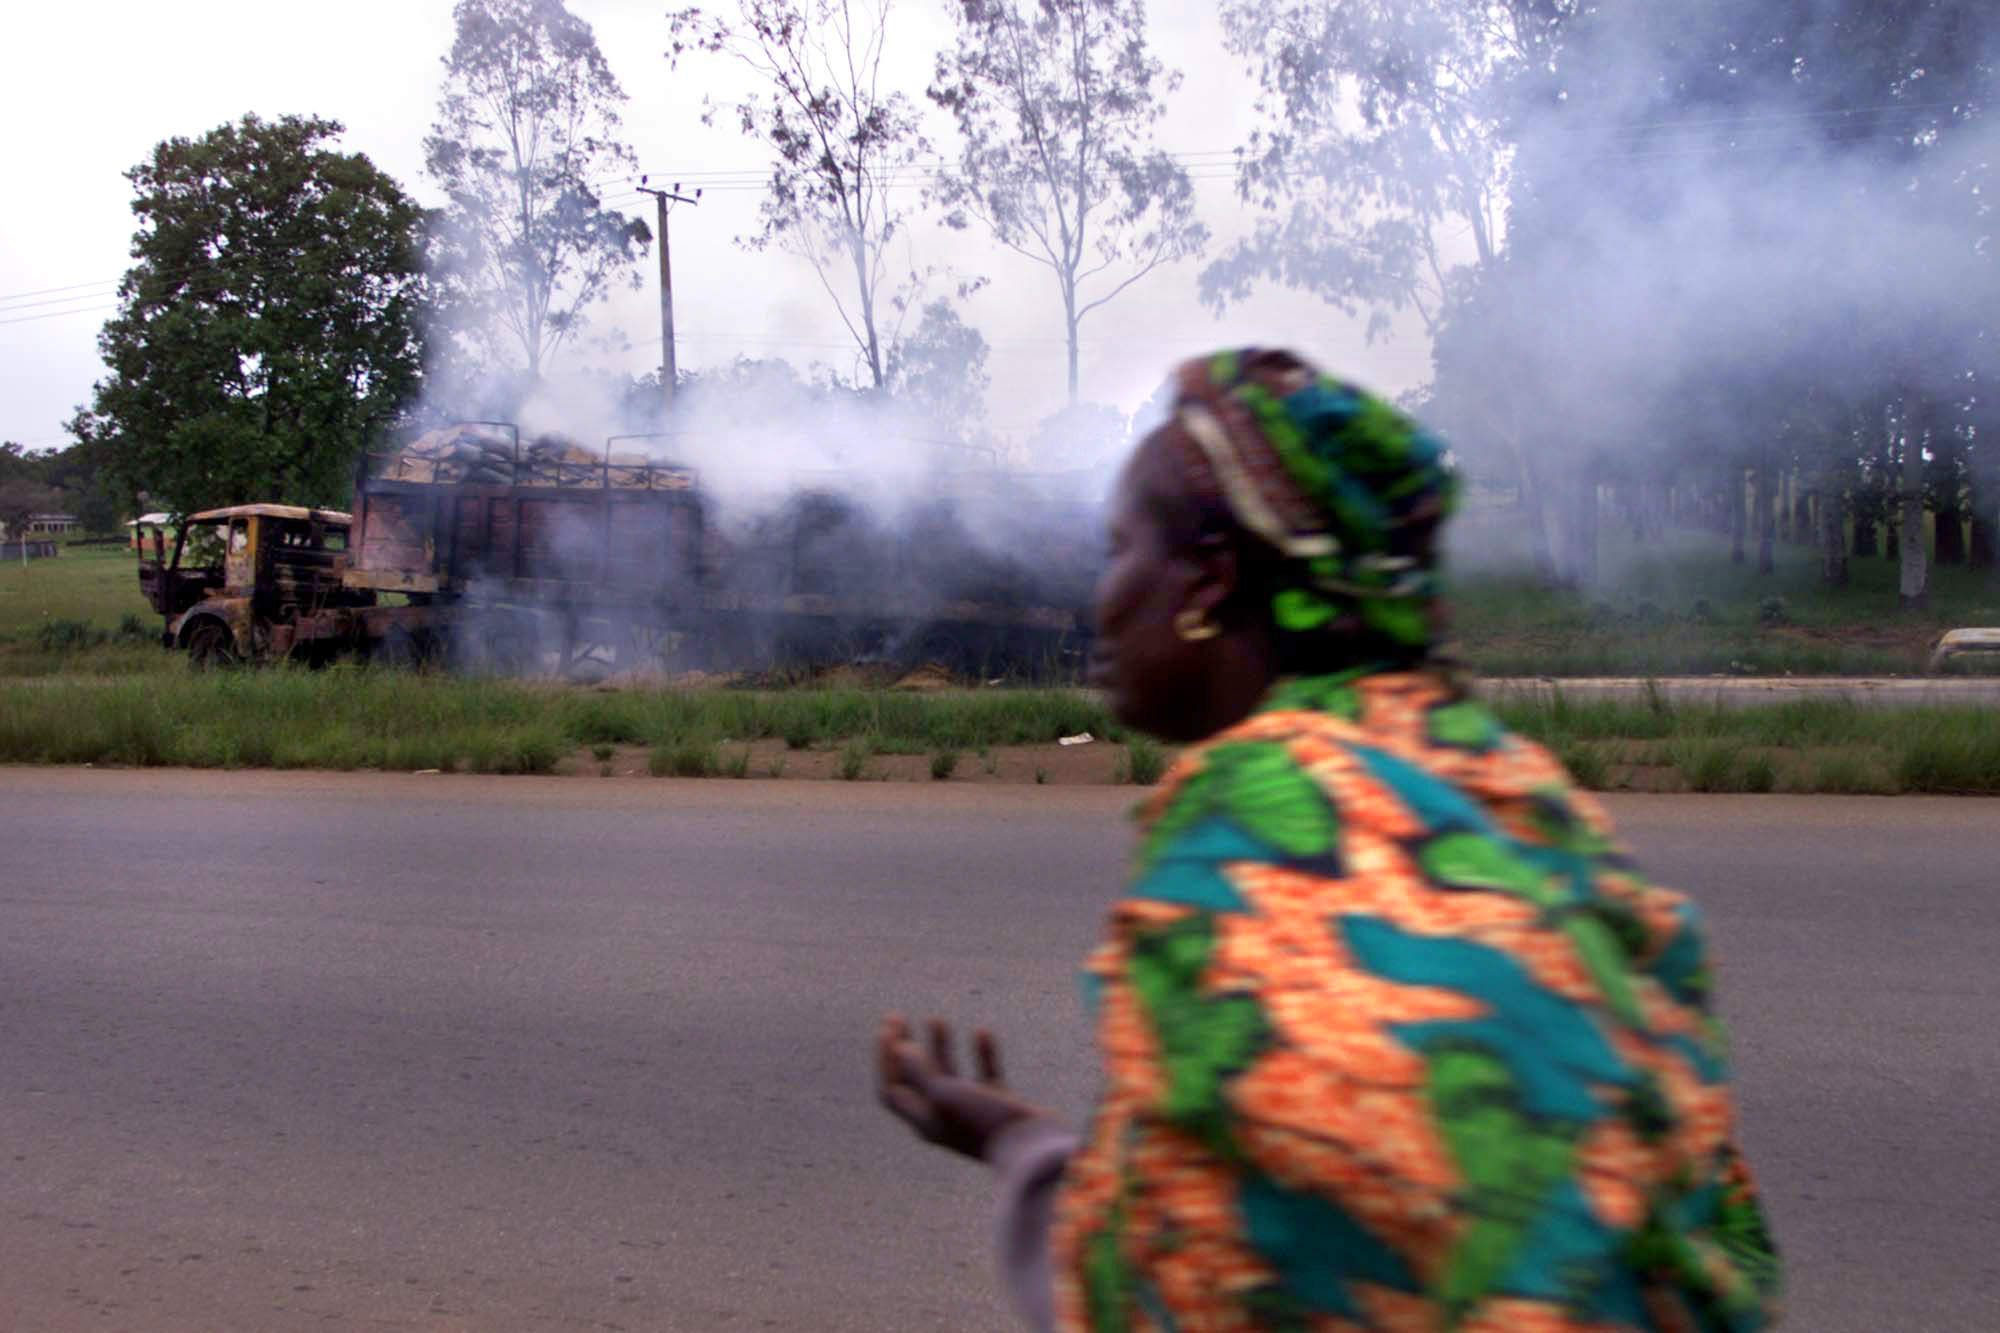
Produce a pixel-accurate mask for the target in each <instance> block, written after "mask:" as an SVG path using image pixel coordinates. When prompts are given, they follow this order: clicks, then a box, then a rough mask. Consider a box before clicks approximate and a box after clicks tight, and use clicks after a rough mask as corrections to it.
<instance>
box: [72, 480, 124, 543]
mask: <svg viewBox="0 0 2000 1333" xmlns="http://www.w3.org/2000/svg"><path fill="white" fill-rule="evenodd" d="M124 516H125V509H124V506H123V504H121V503H120V501H119V499H118V496H117V494H116V493H115V492H113V491H111V490H110V489H109V488H107V487H104V486H92V487H91V488H90V489H89V490H87V491H85V492H84V493H83V494H82V495H81V496H79V497H78V499H77V501H76V517H77V521H78V522H80V523H82V524H83V530H84V531H85V532H87V533H90V534H91V535H92V536H97V537H102V536H107V535H109V534H113V533H116V532H117V531H118V523H119V520H120V519H122V518H123V517H124Z"/></svg>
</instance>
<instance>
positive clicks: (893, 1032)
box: [875, 1014, 1045, 1160]
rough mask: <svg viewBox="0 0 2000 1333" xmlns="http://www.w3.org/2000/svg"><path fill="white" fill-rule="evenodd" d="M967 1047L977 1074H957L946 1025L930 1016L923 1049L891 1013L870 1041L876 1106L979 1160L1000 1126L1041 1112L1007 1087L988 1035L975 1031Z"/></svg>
mask: <svg viewBox="0 0 2000 1333" xmlns="http://www.w3.org/2000/svg"><path fill="white" fill-rule="evenodd" d="M972 1050H973V1060H974V1062H975V1064H976V1066H977V1070H978V1073H977V1077H976V1078H970V1079H969V1078H961V1077H959V1073H958V1060H957V1057H956V1056H955V1055H953V1053H952V1037H951V1029H950V1028H949V1027H948V1026H946V1025H945V1024H944V1023H943V1022H942V1021H940V1020H938V1019H932V1020H931V1022H930V1049H929V1050H928V1051H926V1050H925V1049H924V1047H923V1046H921V1045H919V1044H918V1042H917V1040H916V1039H915V1038H914V1037H912V1036H911V1035H910V1025H909V1024H908V1023H906V1022H904V1021H903V1019H902V1018H901V1016H900V1015H896V1014H891V1015H889V1016H888V1017H887V1018H885V1019H883V1020H882V1029H881V1032H880V1034H879V1036H878V1037H877V1039H876V1045H875V1055H876V1065H877V1071H878V1078H877V1092H878V1093H879V1095H880V1096H881V1098H882V1105H884V1106H886V1107H888V1108H889V1110H890V1112H891V1113H893V1114H894V1115H895V1117H896V1118H897V1119H898V1120H901V1121H902V1122H903V1123H904V1124H906V1125H908V1126H909V1127H910V1128H911V1129H913V1130H915V1131H916V1132H917V1136H918V1137H919V1138H921V1139H923V1140H924V1141H925V1142H927V1143H935V1144H937V1145H938V1147H940V1148H949V1149H950V1150H951V1151H953V1152H956V1153H963V1154H965V1155H966V1156H967V1157H974V1158H979V1159H982V1160H983V1159H984V1158H985V1156H986V1150H987V1146H988V1145H989V1144H990V1143H991V1142H992V1141H993V1139H994V1137H995V1136H996V1135H998V1134H999V1133H1000V1131H1001V1130H1003V1129H1005V1128H1007V1126H1009V1125H1011V1124H1013V1123H1015V1122H1016V1121H1018V1120H1025V1119H1027V1118H1028V1117H1030V1116H1037V1115H1042V1114H1045V1113H1044V1112H1043V1111H1041V1110H1039V1109H1038V1108H1036V1107H1033V1106H1030V1105H1029V1104H1028V1103H1026V1102H1024V1101H1022V1100H1021V1099H1020V1098H1018V1097H1016V1096H1015V1095H1014V1094H1013V1093H1011V1092H1009V1091H1007V1088H1006V1085H1005V1084H1004V1083H1003V1082H1002V1081H1001V1076H1000V1046H999V1043H998V1042H996V1041H994V1039H993V1034H992V1033H990V1032H988V1031H986V1030H985V1029H984V1028H980V1029H978V1030H977V1031H975V1032H974V1033H973V1034H972Z"/></svg>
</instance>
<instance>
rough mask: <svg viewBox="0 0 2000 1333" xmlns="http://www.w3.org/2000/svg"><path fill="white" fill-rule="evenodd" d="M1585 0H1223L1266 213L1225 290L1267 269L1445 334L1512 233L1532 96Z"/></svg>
mask: <svg viewBox="0 0 2000 1333" xmlns="http://www.w3.org/2000/svg"><path fill="white" fill-rule="evenodd" d="M1575 10H1576V3H1575V0H1496V2H1495V3H1491V4H1483V3H1481V4H1475V3H1468V2H1467V0H1331V2H1330V3H1329V2H1328V0H1225V2H1224V4H1223V5H1222V25H1223V40H1224V44H1225V45H1226V46H1227V48H1228V49H1229V50H1230V51H1231V52H1232V53H1233V54H1235V55H1238V56H1241V57H1243V58H1244V59H1245V60H1247V61H1249V62H1250V64H1251V67H1252V68H1253V69H1254V70H1255V71H1256V74H1257V79H1258V87H1259V92H1260V96H1259V98H1258V101H1257V103H1256V107H1257V110H1258V112H1259V115H1260V120H1261V124H1260V125H1259V127H1258V128H1257V129H1256V130H1255V132H1254V133H1253V134H1252V135H1251V137H1250V141H1249V143H1248V144H1247V145H1246V146H1245V147H1244V149H1243V151H1242V154H1241V157H1240V161H1239V167H1238V176H1237V191H1238V193H1239V195H1240V196H1241V197H1242V198H1243V200H1244V201H1245V202H1246V203H1249V204H1252V205H1255V206H1256V207H1257V208H1258V209H1259V210H1261V212H1262V214H1263V216H1261V217H1259V218H1258V220H1257V223H1256V225H1255V227H1254V228H1253V229H1252V230H1251V233H1250V235H1249V236H1247V237H1246V238H1244V239H1243V240H1241V241H1238V242H1237V243H1236V244H1235V245H1233V246H1231V247H1230V248H1229V250H1228V251H1226V252H1225V253H1224V254H1223V255H1222V256H1221V257H1220V258H1219V259H1217V260H1216V261H1215V262H1214V263H1212V264H1211V265H1209V267H1208V268H1207V269H1206V270H1205V271H1204V272H1203V274H1202V278H1201V289H1202V295H1203V296H1204V298H1206V299H1207V300H1208V301H1209V302H1210V303H1211V304H1212V305H1216V306H1218V307H1219V306H1221V305H1224V304H1226V303H1227V302H1229V301H1233V300H1240V299H1242V298H1243V297H1245V296H1247V295H1248V294H1249V292H1250V290H1251V288H1252V287H1253V286H1254V285H1255V284H1256V283H1258V282H1260V281H1273V282H1278V283H1282V284H1283V285H1285V286H1288V287H1293V288H1297V289H1299V290H1302V291H1307V292H1311V293H1313V294H1314V295H1317V296H1319V297H1321V298H1322V299H1324V300H1326V301H1327V302H1329V303H1331V304H1332V305H1334V306H1336V307H1338V308H1340V309H1342V310H1344V311H1349V312H1352V311H1355V310H1367V311H1369V312H1371V314H1372V315H1373V316H1374V320H1375V323H1374V324H1373V325H1372V326H1371V327H1374V328H1379V327H1380V326H1381V323H1382V322H1383V321H1384V320H1386V318H1387V314H1388V312H1391V311H1396V310H1403V309H1410V310H1414V311H1415V312H1416V314H1417V315H1418V317H1419V318H1420V319H1421V320H1422V321H1423V323H1424V326H1425V329H1426V330H1427V331H1428V332H1432V333H1435V332H1436V330H1437V327H1438V325H1439V323H1440V321H1441V319H1442V318H1443V316H1444V312H1445V308H1446V306H1447V305H1448V304H1449V303H1450V301H1451V299H1452V296H1453V292H1454V288H1455V287H1456V285H1457V283H1458V281H1459V279H1458V277H1457V270H1459V269H1460V268H1462V267H1465V266H1468V265H1470V266H1473V267H1475V268H1476V267H1479V266H1484V265H1487V264H1490V263H1491V262H1492V261H1493V260H1494V258H1495V257H1496V255H1497V254H1498V253H1499V250H1500V247H1501V244H1502V228H1501V213H1502V211H1503V210H1504V208H1505V206H1506V198H1507V194H1506V192H1507V184H1508V178H1509V176H1508V165H1509V160H1510V150H1511V146H1512V145H1511V140H1510V138H1509V127H1510V123H1511V120H1512V117H1513V113H1514V111H1515V110H1516V108H1517V106H1518V104H1519V100H1520V99H1521V98H1522V97H1523V96H1525V95H1527V94H1528V92H1529V91H1530V90H1531V89H1532V88H1533V87H1534V79H1535V73H1536V71H1537V69H1538V68H1539V67H1540V66H1542V65H1544V64H1545V63H1546V61H1547V60H1548V58H1549V55H1550V52H1551V51H1552V50H1553V49H1554V46H1555V43H1556V41H1557V38H1558V36H1559V34H1560V32H1561V30H1562V27H1563V25H1564V24H1565V23H1566V22H1567V21H1568V20H1569V19H1570V18H1571V16H1572V15H1573V13H1574V12H1575Z"/></svg>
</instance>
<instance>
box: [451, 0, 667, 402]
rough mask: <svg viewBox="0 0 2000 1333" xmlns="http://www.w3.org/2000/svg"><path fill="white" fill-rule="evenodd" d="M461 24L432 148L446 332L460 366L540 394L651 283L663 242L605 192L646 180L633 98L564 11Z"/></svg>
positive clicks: (500, 9) (590, 37)
mask: <svg viewBox="0 0 2000 1333" xmlns="http://www.w3.org/2000/svg"><path fill="white" fill-rule="evenodd" d="M453 16H454V19H455V21H456V25H457V26H456V29H455V32H454V36H453V40H452V44H451V52H450V54H448V55H447V56H446V57H445V61H444V67H445V78H444V86H443V89H442V90H441V92H440V94H439V97H438V111H437V117H438V118H437V123H436V124H435V125H433V126H432V127H431V132H430V134H429V136H428V137H426V138H425V140H424V168H425V170H426V172H428V173H429V175H430V177H431V178H432V179H433V180H435V181H436V182H437V183H438V184H439V185H440V186H442V187H443V189H444V191H445V195H446V197H447V199H448V200H449V202H448V204H447V205H446V207H445V209H444V211H443V214H442V216H441V217H440V218H439V219H438V220H437V223H436V225H435V227H434V228H433V232H432V238H431V240H432V246H433V254H432V260H433V267H434V271H435V273H436V276H437V279H438V283H439V292H438V296H439V307H440V313H441V314H442V316H443V319H442V321H441V326H440V329H439V332H441V333H442V334H444V335H445V336H447V337H449V338H450V339H451V340H453V343H454V344H455V345H454V346H453V347H452V348H451V349H450V350H451V351H452V353H454V354H455V356H457V357H462V358H464V359H465V360H466V361H467V362H469V363H471V364H475V365H482V366H484V367H486V368H488V369H489V370H502V369H507V370H515V369H518V370H519V371H521V373H522V374H523V377H524V378H525V380H526V381H527V382H528V383H529V384H533V383H534V382H536V381H537V380H539V379H540V378H541V375H542V371H543V367H544V364H545V362H546V361H547V359H548V358H549V357H550V356H551V355H553V354H554V353H555V351H556V350H557V349H558V348H560V347H561V346H562V345H563V343H565V342H567V341H569V340H570V339H572V338H573V337H574V336H575V335H576V333H577V332H578V331H579V330H580V329H581V328H582V327H583V324H584V313H585V311H587V310H588V309H589V308H590V307H591V306H592V305H594V304H596V303H598V302H600V301H602V300H603V299H604V297H605V296H606V295H607V294H608V293H609V292H610V290H611V289H612V288H613V287H614V286H616V285H619V284H620V283H622V284H624V285H626V286H628V287H631V288H634V289H636V288H638V287H639V285H640V284H641V282H642V281H643V275H642V274H641V273H640V272H639V271H638V269H637V268H636V267H635V265H636V263H637V261H638V260H640V259H642V258H644V257H645V254H646V249H647V246H648V245H649V244H650V243H651V242H652V239H653V233H652V229H651V228H650V227H648V226H647V225H646V224H645V223H644V222H643V221H640V220H638V219H635V218H628V217H626V216H625V215H624V214H623V213H620V212H617V211H615V210H611V209H606V208H605V207H603V205H602V203H601V201H600V199H599V197H598V191H597V188H596V187H597V184H598V183H601V182H603V181H605V180H608V179H612V178H614V177H620V176H627V175H632V174H636V173H637V170H638V159H637V158H635V157H634V156H633V154H632V150H631V149H630V148H628V147H626V146H625V144H624V143H623V142H622V141H621V140H620V139H619V137H618V133H619V116H618V108H619V107H620V106H621V105H622V104H623V103H624V101H625V92H624V90H623V89H622V88H620V87H619V86H618V80H617V78H616V77H615V76H614V75H613V74H612V73H611V66H610V65H609V64H608V63H607V62H606V61H605V59H604V54H603V52H602V51H600V50H599V49H598V45H597V38H596V36H595V34H593V33H592V31H591V28H590V25H589V24H588V23H586V22H585V21H584V20H582V19H580V18H578V17H577V16H576V15H574V14H572V13H570V12H569V9H568V7H567V6H566V5H564V4H563V3H562V0H459V2H458V4H457V6H456V8H455V9H454V11H453ZM445 359H446V360H452V358H451V357H447V358H445ZM463 387H464V386H460V385H447V386H445V391H446V392H447V393H451V392H453V391H454V390H459V389H462V388H463Z"/></svg>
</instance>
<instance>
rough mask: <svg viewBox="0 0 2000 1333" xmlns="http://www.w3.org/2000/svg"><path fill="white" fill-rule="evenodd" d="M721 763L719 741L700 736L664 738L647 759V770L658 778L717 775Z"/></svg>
mask: <svg viewBox="0 0 2000 1333" xmlns="http://www.w3.org/2000/svg"><path fill="white" fill-rule="evenodd" d="M720 766H721V765H720V763H719V761H718V760H717V759H716V757H715V742H713V741H710V740H706V739H704V738H702V737H698V736H684V737H682V738H680V739H679V740H674V741H663V742H661V743H660V744H658V745H655V746H654V747H653V752H652V754H651V755H649V756H648V757H647V760H646V771H647V772H649V773H651V774H652V775H653V776H654V777H656V778H708V777H714V776H715V774H716V772H717V770H718V769H719V768H720Z"/></svg>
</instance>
